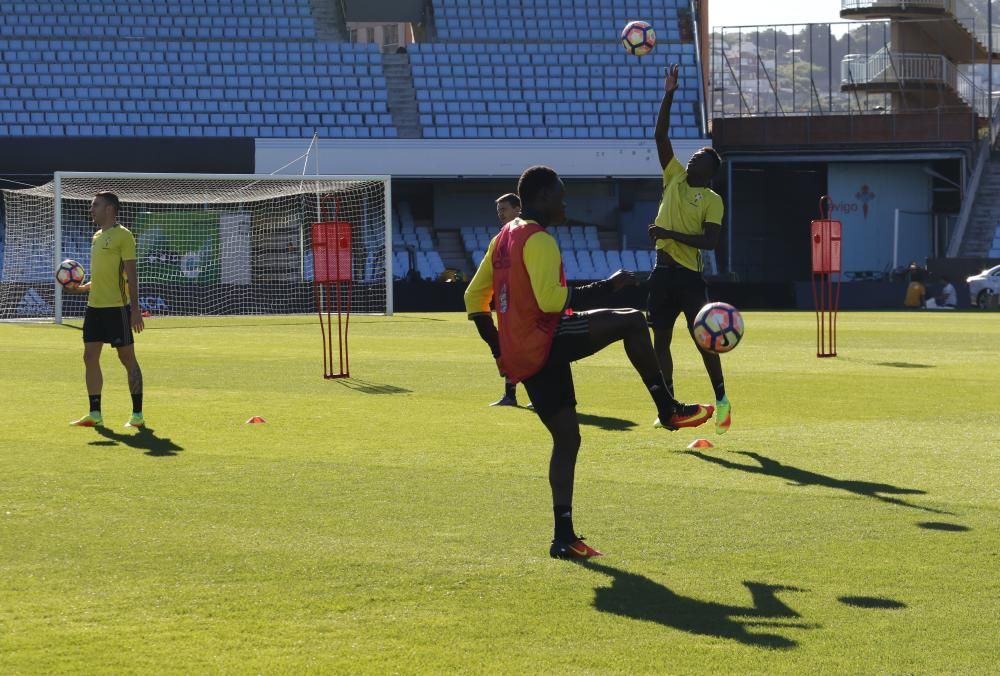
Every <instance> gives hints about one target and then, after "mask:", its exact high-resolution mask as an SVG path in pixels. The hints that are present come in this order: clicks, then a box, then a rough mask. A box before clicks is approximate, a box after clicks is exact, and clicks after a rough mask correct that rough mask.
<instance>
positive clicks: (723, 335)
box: [691, 303, 743, 354]
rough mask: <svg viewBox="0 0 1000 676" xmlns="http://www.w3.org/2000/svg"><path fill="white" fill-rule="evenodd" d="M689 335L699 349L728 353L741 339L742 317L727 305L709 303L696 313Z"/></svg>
mask: <svg viewBox="0 0 1000 676" xmlns="http://www.w3.org/2000/svg"><path fill="white" fill-rule="evenodd" d="M691 333H692V334H693V335H694V342H696V343H698V346H699V347H700V348H701V349H703V350H707V351H708V352H715V353H716V354H722V353H723V352H729V351H730V350H732V349H733V348H734V347H736V346H737V345H739V344H740V339H741V338H743V316H742V315H741V314H740V311H739V310H737V309H736V308H734V307H733V306H732V305H730V304H729V303H709V304H708V305H706V306H705V307H703V308H702V309H701V310H699V311H698V316H696V317H695V318H694V326H693V327H692V329H691Z"/></svg>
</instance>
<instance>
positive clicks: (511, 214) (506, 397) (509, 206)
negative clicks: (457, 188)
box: [490, 192, 531, 408]
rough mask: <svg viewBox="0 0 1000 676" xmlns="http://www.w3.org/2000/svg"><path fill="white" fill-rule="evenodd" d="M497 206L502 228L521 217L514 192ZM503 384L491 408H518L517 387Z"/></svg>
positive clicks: (519, 199) (498, 201)
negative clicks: (501, 392) (499, 394)
mask: <svg viewBox="0 0 1000 676" xmlns="http://www.w3.org/2000/svg"><path fill="white" fill-rule="evenodd" d="M496 205H497V219H498V220H499V221H500V227H501V228H502V227H503V226H505V225H507V224H508V223H510V222H511V221H513V220H514V219H515V218H517V217H518V216H520V215H521V198H520V197H518V196H517V195H515V194H514V193H512V192H509V193H507V194H506V195H501V196H500V197H498V198H497V199H496ZM503 384H504V388H503V389H504V392H503V396H502V397H500V399H498V400H497V401H495V402H493V403H492V404H490V406H517V385H515V384H514V383H512V382H511V381H510V378H504V383H503ZM528 408H531V404H528Z"/></svg>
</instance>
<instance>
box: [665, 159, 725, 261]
mask: <svg viewBox="0 0 1000 676" xmlns="http://www.w3.org/2000/svg"><path fill="white" fill-rule="evenodd" d="M722 212H723V207H722V198H721V197H719V195H718V193H716V192H715V191H714V190H712V189H711V188H692V187H691V186H689V185H688V182H687V172H686V171H685V170H684V167H683V166H681V163H680V162H679V161H678V160H677V158H676V157H673V158H671V159H670V161H669V162H668V163H667V166H666V167H665V168H664V169H663V197H662V198H661V199H660V210H659V211H658V212H657V214H656V221H655V223H656V225H658V226H660V227H661V228H663V229H664V230H673V231H674V232H681V233H684V234H687V235H700V234H702V233H704V232H705V223H716V224H718V225H722ZM656 248H657V249H662V250H663V251H666V252H667V253H668V254H670V257H671V258H673V259H674V260H675V261H677V262H678V263H679V264H681V265H683V266H684V267H686V268H688V269H689V270H694V271H695V272H701V271H702V268H703V263H702V260H701V250H700V249H696V248H694V247H693V246H688V245H687V244H681V243H680V242H678V241H676V240H673V239H658V240H656Z"/></svg>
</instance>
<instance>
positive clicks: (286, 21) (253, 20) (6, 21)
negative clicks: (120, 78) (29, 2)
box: [0, 8, 316, 35]
mask: <svg viewBox="0 0 1000 676" xmlns="http://www.w3.org/2000/svg"><path fill="white" fill-rule="evenodd" d="M130 13H131V14H132V16H133V18H134V19H136V20H137V21H136V23H141V24H142V25H143V26H144V27H145V28H150V27H171V26H173V27H176V28H199V27H201V28H210V29H213V30H214V29H219V28H267V29H270V28H295V29H302V28H315V27H316V25H315V22H314V21H313V19H312V17H300V16H294V17H287V16H244V15H240V16H234V15H231V14H230V15H226V16H213V17H210V16H182V15H170V14H159V13H152V12H150V13H149V14H148V15H143V14H142V13H137V12H136V11H135V10H134V9H132V8H130ZM0 26H54V27H62V28H63V30H62V32H61V33H60V34H62V35H65V33H66V30H65V20H64V18H63V17H62V16H60V15H58V14H52V13H47V12H42V11H41V10H39V9H36V10H34V11H33V12H30V13H23V12H15V13H3V14H0Z"/></svg>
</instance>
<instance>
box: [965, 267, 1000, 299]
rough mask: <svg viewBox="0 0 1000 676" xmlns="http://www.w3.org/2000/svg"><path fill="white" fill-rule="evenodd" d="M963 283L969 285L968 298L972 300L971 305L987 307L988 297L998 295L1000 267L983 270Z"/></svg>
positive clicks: (999, 289) (999, 290)
mask: <svg viewBox="0 0 1000 676" xmlns="http://www.w3.org/2000/svg"><path fill="white" fill-rule="evenodd" d="M965 281H967V282H968V283H969V298H971V299H972V304H973V305H978V306H979V307H982V308H984V307H986V306H987V303H988V301H987V297H988V296H991V295H997V294H1000V265H995V266H993V267H992V268H990V269H989V270H983V271H982V272H980V273H979V274H978V275H973V276H972V277H969V278H967V279H966V280H965Z"/></svg>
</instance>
